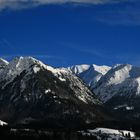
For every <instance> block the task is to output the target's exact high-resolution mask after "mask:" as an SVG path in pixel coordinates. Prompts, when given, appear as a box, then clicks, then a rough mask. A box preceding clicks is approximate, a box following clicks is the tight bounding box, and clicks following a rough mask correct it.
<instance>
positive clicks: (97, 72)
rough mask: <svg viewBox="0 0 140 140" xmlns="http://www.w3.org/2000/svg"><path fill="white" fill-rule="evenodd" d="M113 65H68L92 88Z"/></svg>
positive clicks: (69, 68)
mask: <svg viewBox="0 0 140 140" xmlns="http://www.w3.org/2000/svg"><path fill="white" fill-rule="evenodd" d="M110 69H111V67H109V66H97V65H95V64H93V65H75V66H71V67H68V70H70V71H71V72H72V73H73V74H76V75H78V76H79V77H80V78H82V80H83V81H84V82H85V83H86V84H87V85H88V86H90V87H91V88H92V87H93V86H94V85H95V84H96V83H97V82H98V81H99V80H100V78H101V77H102V76H103V75H105V74H106V73H107V72H108V71H109V70H110Z"/></svg>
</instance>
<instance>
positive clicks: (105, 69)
mask: <svg viewBox="0 0 140 140" xmlns="http://www.w3.org/2000/svg"><path fill="white" fill-rule="evenodd" d="M92 66H93V68H94V70H95V71H97V72H99V73H101V74H102V75H105V74H106V73H107V72H108V71H109V70H110V69H111V67H109V66H105V65H103V66H98V65H95V64H93V65H92Z"/></svg>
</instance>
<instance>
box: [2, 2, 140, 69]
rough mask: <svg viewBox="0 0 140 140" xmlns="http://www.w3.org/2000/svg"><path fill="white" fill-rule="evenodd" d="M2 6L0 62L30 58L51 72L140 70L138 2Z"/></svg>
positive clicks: (7, 4) (17, 3) (11, 4)
mask: <svg viewBox="0 0 140 140" xmlns="http://www.w3.org/2000/svg"><path fill="white" fill-rule="evenodd" d="M5 1H7V3H6V2H3V3H2V4H1V2H0V4H1V6H0V57H3V58H5V59H8V60H10V59H12V58H13V57H15V56H21V55H22V56H33V57H36V58H38V59H40V60H42V61H44V62H45V63H47V64H49V65H52V66H55V67H59V66H70V65H75V64H92V63H94V64H98V65H102V64H105V65H114V64H116V63H130V64H133V65H138V66H140V2H139V1H138V0H133V1H132V0H122V1H121V2H120V1H119V0H89V1H88V2H87V1H86V2H85V0H81V1H80V0H79V1H78V0H73V1H72V3H64V1H63V0H54V2H53V3H52V2H50V0H46V1H43V0H37V1H38V3H33V2H32V1H34V0H31V2H30V3H29V2H26V3H24V2H23V3H20V2H19V1H18V0H15V2H14V3H11V2H10V3H9V1H8V0H5ZM68 1H69V0H68ZM70 2H71V1H70Z"/></svg>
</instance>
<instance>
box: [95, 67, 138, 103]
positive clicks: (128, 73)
mask: <svg viewBox="0 0 140 140" xmlns="http://www.w3.org/2000/svg"><path fill="white" fill-rule="evenodd" d="M93 90H94V92H95V93H96V95H97V96H99V97H100V99H101V100H102V101H103V102H107V101H108V100H110V99H111V98H112V97H114V96H125V97H131V96H133V97H134V96H137V95H140V67H136V66H132V65H129V64H119V65H115V66H114V67H112V69H111V70H110V71H108V72H107V74H105V75H104V76H103V77H102V78H101V79H100V80H99V81H98V83H97V84H96V86H95V87H93Z"/></svg>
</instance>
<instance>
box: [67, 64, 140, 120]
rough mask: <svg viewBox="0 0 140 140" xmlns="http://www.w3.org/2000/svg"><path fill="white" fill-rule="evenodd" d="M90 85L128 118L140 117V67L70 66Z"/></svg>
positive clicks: (109, 107)
mask: <svg viewBox="0 0 140 140" xmlns="http://www.w3.org/2000/svg"><path fill="white" fill-rule="evenodd" d="M68 69H69V70H71V72H72V73H74V74H75V75H77V76H79V77H80V78H81V79H83V81H84V82H85V83H86V84H87V85H88V86H89V87H90V89H91V90H92V91H94V93H95V94H96V95H97V96H98V98H99V99H100V100H101V101H102V102H103V103H104V105H105V106H106V107H107V108H108V109H109V110H111V111H112V112H113V113H114V112H115V113H116V116H119V117H120V118H122V114H123V117H124V118H125V119H126V118H127V119H128V118H129V119H130V118H131V119H137V118H139V117H140V67H136V66H133V65H129V64H117V65H115V66H113V67H108V66H96V65H75V66H72V67H68Z"/></svg>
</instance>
